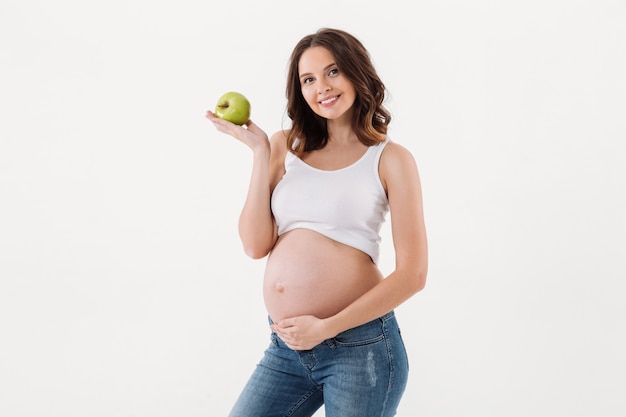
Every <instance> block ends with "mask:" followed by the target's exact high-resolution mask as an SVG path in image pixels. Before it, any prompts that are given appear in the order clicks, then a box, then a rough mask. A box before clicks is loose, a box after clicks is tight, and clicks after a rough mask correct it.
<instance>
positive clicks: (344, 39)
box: [286, 28, 391, 156]
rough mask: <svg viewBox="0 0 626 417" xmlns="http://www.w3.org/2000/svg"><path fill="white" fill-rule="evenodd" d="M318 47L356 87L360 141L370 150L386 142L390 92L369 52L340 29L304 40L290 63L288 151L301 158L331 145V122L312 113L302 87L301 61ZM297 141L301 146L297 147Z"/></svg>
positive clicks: (355, 118) (355, 121)
mask: <svg viewBox="0 0 626 417" xmlns="http://www.w3.org/2000/svg"><path fill="white" fill-rule="evenodd" d="M314 46H321V47H324V48H326V49H327V50H328V51H329V52H330V53H331V54H332V55H333V57H334V58H335V63H336V64H337V67H338V68H339V71H340V72H341V73H342V74H343V75H344V76H345V77H346V78H347V79H348V80H350V81H351V82H352V84H353V85H354V88H355V90H356V100H355V102H354V104H353V108H354V112H353V117H352V129H353V130H354V132H355V133H356V136H357V137H358V139H359V141H361V143H363V144H364V145H367V146H372V145H376V144H378V143H380V142H383V141H384V140H385V135H386V133H387V127H388V125H389V122H390V121H391V114H390V113H389V111H388V110H387V109H386V108H385V107H384V106H383V101H384V100H385V98H386V92H387V90H386V88H385V85H384V84H383V82H382V80H381V79H380V77H379V76H378V74H377V73H376V70H375V68H374V65H373V64H372V61H371V58H370V55H369V52H368V51H367V50H366V49H365V47H364V46H363V44H362V43H361V41H360V40H358V39H357V38H355V37H354V36H353V35H351V34H349V33H347V32H345V31H343V30H339V29H332V28H322V29H319V30H318V31H317V32H316V33H313V34H310V35H307V36H305V37H304V38H302V39H301V40H300V42H298V44H297V45H296V47H295V48H294V50H293V52H292V53H291V57H290V59H289V67H288V75H287V89H286V96H287V115H288V116H289V118H290V119H291V122H292V123H291V130H290V131H289V134H288V135H287V146H288V149H291V150H292V151H293V152H294V153H295V154H296V155H298V156H301V155H302V154H303V153H305V152H309V151H314V150H317V149H321V148H323V147H324V146H325V145H326V143H327V142H328V128H327V120H326V119H325V118H323V117H320V116H318V115H317V114H315V113H314V112H313V110H311V108H310V107H309V105H308V104H307V102H306V101H305V100H304V96H303V95H302V90H301V86H300V77H299V72H298V64H299V62H300V58H301V57H302V54H303V53H304V52H305V51H306V50H307V49H309V48H312V47H314ZM296 139H298V142H297V144H296V146H294V143H295V141H296Z"/></svg>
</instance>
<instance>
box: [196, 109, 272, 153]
mask: <svg viewBox="0 0 626 417" xmlns="http://www.w3.org/2000/svg"><path fill="white" fill-rule="evenodd" d="M206 118H207V119H209V120H210V121H211V122H212V123H213V125H215V127H216V128H217V130H219V131H220V132H222V133H226V134H227V135H230V136H232V137H234V138H235V139H238V140H239V141H240V142H243V143H244V144H245V145H247V146H248V147H249V148H250V149H252V151H253V152H256V151H257V150H262V149H265V150H267V149H269V146H270V145H269V139H268V136H267V134H266V133H265V132H264V131H263V130H262V129H261V128H260V127H259V126H258V125H257V124H255V123H254V122H253V121H252V120H248V121H247V122H246V123H245V124H244V125H241V126H239V125H236V124H234V123H231V122H229V121H227V120H224V119H220V118H219V117H217V116H216V115H215V113H213V112H212V111H211V110H208V111H207V113H206Z"/></svg>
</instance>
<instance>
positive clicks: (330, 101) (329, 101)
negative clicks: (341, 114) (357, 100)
mask: <svg viewBox="0 0 626 417" xmlns="http://www.w3.org/2000/svg"><path fill="white" fill-rule="evenodd" d="M339 97H341V94H338V95H336V96H328V97H324V98H323V99H322V100H319V101H318V103H319V104H320V105H321V106H324V107H328V106H332V105H333V104H335V103H336V102H337V100H338V99H339Z"/></svg>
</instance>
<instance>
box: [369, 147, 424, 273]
mask: <svg viewBox="0 0 626 417" xmlns="http://www.w3.org/2000/svg"><path fill="white" fill-rule="evenodd" d="M379 172H380V176H381V181H382V182H383V186H384V187H385V190H386V191H387V196H388V199H389V209H390V213H391V231H392V238H393V244H394V249H395V253H396V269H406V270H410V271H412V272H416V273H417V274H418V275H420V276H422V277H425V275H426V270H427V265H428V249H427V239H426V227H425V224H424V211H423V204H422V187H421V181H420V175H419V172H418V168H417V164H416V162H415V159H414V157H413V155H412V154H411V153H410V152H409V151H408V150H407V149H406V148H404V147H402V146H401V145H398V144H396V143H393V142H390V143H388V144H387V146H386V147H385V150H384V151H383V154H382V156H381V160H380V165H379Z"/></svg>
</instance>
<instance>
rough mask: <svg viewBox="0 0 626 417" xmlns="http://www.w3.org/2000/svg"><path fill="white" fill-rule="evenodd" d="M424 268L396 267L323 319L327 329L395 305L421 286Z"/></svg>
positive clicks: (364, 319) (344, 326) (340, 327)
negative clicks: (409, 270) (356, 297)
mask: <svg viewBox="0 0 626 417" xmlns="http://www.w3.org/2000/svg"><path fill="white" fill-rule="evenodd" d="M425 281H426V271H417V272H414V271H411V272H408V271H403V270H397V271H395V272H393V273H392V274H390V275H389V276H388V277H387V278H385V279H384V280H382V281H381V282H380V283H379V284H378V285H376V286H375V287H374V288H372V289H371V290H369V291H368V292H366V293H365V294H363V295H362V296H361V297H359V298H358V299H357V300H355V301H354V302H353V303H352V304H350V305H349V306H348V307H346V308H345V309H343V310H342V311H340V312H339V313H337V314H335V315H334V316H332V317H329V318H328V319H326V321H327V325H328V326H329V333H332V334H333V335H336V334H338V333H341V332H342V331H345V330H348V329H351V328H353V327H357V326H360V325H361V324H364V323H367V322H369V321H371V320H374V319H377V318H379V317H381V316H383V315H384V314H386V313H388V312H389V311H391V310H393V309H395V308H397V307H398V306H400V305H401V304H402V303H404V302H405V301H407V300H408V299H409V298H411V297H412V296H413V295H414V294H415V293H417V292H418V291H420V290H422V288H424V284H425Z"/></svg>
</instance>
